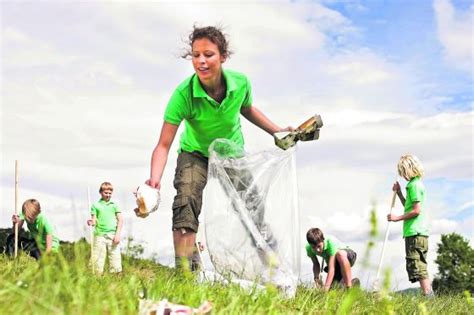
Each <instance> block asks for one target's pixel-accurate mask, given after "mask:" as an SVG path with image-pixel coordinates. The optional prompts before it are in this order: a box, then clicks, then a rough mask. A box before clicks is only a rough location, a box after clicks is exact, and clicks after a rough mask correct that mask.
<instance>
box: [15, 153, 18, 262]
mask: <svg viewBox="0 0 474 315" xmlns="http://www.w3.org/2000/svg"><path fill="white" fill-rule="evenodd" d="M15 216H18V160H15ZM17 255H18V221H17V222H16V223H15V258H16V256H17Z"/></svg>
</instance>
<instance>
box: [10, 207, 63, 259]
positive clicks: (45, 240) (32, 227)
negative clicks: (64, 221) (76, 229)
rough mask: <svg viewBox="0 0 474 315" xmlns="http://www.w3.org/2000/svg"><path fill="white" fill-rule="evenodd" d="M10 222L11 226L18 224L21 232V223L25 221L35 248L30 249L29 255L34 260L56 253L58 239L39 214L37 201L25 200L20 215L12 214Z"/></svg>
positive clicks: (43, 216)
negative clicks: (45, 254)
mask: <svg viewBox="0 0 474 315" xmlns="http://www.w3.org/2000/svg"><path fill="white" fill-rule="evenodd" d="M12 221H13V225H15V223H18V230H21V227H22V226H23V222H24V221H26V225H27V227H28V231H30V233H31V236H33V239H34V240H35V243H36V247H35V246H33V248H30V255H31V256H33V257H34V258H36V259H38V258H40V256H41V255H42V254H44V253H50V252H57V251H58V249H59V239H58V237H57V236H56V235H55V233H54V228H53V225H52V224H51V223H50V222H49V220H48V219H47V218H46V216H45V215H44V214H43V213H41V205H40V203H39V201H38V200H36V199H28V200H26V201H25V202H24V203H23V205H22V207H21V213H20V215H15V214H14V215H13V217H12ZM14 230H15V229H14Z"/></svg>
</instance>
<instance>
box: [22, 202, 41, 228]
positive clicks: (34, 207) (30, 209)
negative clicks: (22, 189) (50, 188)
mask: <svg viewBox="0 0 474 315" xmlns="http://www.w3.org/2000/svg"><path fill="white" fill-rule="evenodd" d="M21 211H22V212H23V215H24V216H25V219H26V221H28V222H30V223H31V222H34V221H35V219H36V217H37V216H38V214H40V213H41V206H40V203H39V201H38V200H36V199H28V200H26V201H25V202H24V203H23V205H22V206H21Z"/></svg>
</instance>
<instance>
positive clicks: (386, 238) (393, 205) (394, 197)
mask: <svg viewBox="0 0 474 315" xmlns="http://www.w3.org/2000/svg"><path fill="white" fill-rule="evenodd" d="M397 181H398V178H397ZM396 197H397V192H396V191H394V192H393V196H392V204H391V206H390V214H392V211H393V208H394V207H395V200H396ZM390 223H391V222H390V221H388V222H387V229H386V230H385V239H384V241H383V245H382V253H381V254H380V260H379V266H378V268H377V275H376V276H375V281H376V284H378V280H379V277H380V271H381V270H382V262H383V257H384V255H385V245H387V241H388V235H389V234H390Z"/></svg>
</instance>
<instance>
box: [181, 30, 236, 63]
mask: <svg viewBox="0 0 474 315" xmlns="http://www.w3.org/2000/svg"><path fill="white" fill-rule="evenodd" d="M202 38H207V39H209V40H210V41H211V42H213V43H214V44H216V45H217V48H218V49H219V53H220V54H221V55H222V56H224V57H225V58H228V57H229V56H230V55H231V54H232V51H230V49H229V41H228V40H227V39H226V35H225V34H224V33H223V31H222V27H221V26H205V27H198V26H196V25H194V26H193V31H192V32H191V34H189V36H188V39H187V41H186V44H188V45H189V47H188V48H186V50H185V52H184V53H183V54H182V55H181V57H182V58H185V59H187V58H188V57H190V56H192V50H193V43H194V41H195V40H197V39H202Z"/></svg>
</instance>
